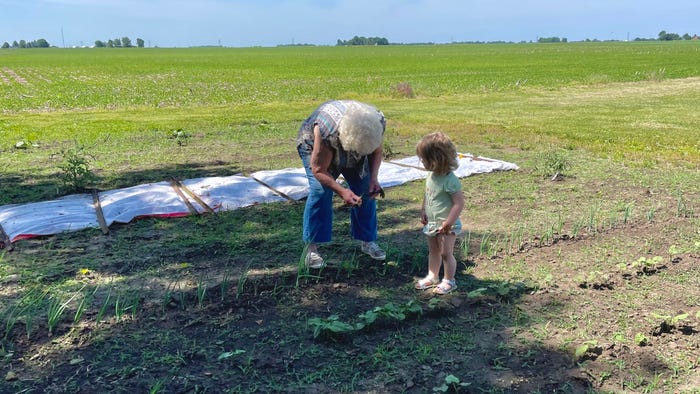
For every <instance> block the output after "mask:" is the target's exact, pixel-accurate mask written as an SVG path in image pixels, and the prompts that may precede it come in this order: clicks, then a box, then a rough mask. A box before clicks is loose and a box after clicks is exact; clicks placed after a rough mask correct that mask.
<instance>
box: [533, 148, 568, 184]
mask: <svg viewBox="0 0 700 394" xmlns="http://www.w3.org/2000/svg"><path fill="white" fill-rule="evenodd" d="M570 168H571V162H570V161H569V159H568V158H567V157H566V155H564V154H563V153H562V151H561V150H550V151H547V152H544V153H542V155H541V157H540V164H539V167H538V169H539V171H540V172H541V173H542V174H543V175H544V176H546V177H551V179H552V180H553V181H556V180H560V179H561V178H563V177H564V175H565V172H566V171H567V170H568V169H570Z"/></svg>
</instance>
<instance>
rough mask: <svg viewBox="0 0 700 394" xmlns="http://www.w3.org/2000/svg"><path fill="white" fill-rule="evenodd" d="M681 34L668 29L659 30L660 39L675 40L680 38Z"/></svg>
mask: <svg viewBox="0 0 700 394" xmlns="http://www.w3.org/2000/svg"><path fill="white" fill-rule="evenodd" d="M680 39H681V36H679V35H678V34H676V33H666V30H661V31H660V32H659V41H673V40H680Z"/></svg>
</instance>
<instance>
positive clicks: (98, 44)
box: [95, 40, 107, 48]
mask: <svg viewBox="0 0 700 394" xmlns="http://www.w3.org/2000/svg"><path fill="white" fill-rule="evenodd" d="M106 46H107V44H106V43H105V42H104V41H101V40H97V41H95V48H104V47H106Z"/></svg>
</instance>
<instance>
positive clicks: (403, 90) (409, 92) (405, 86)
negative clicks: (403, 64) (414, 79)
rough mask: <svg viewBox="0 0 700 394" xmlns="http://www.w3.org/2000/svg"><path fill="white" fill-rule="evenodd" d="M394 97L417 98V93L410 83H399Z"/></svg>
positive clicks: (395, 88) (395, 87)
mask: <svg viewBox="0 0 700 394" xmlns="http://www.w3.org/2000/svg"><path fill="white" fill-rule="evenodd" d="M394 96H396V97H399V98H415V97H416V93H415V92H414V91H413V87H412V86H411V84H410V83H408V82H399V83H398V84H396V86H394Z"/></svg>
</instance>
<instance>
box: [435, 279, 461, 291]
mask: <svg viewBox="0 0 700 394" xmlns="http://www.w3.org/2000/svg"><path fill="white" fill-rule="evenodd" d="M456 289H457V283H456V282H455V281H454V280H449V279H443V280H442V282H440V284H439V285H437V286H435V289H433V292H434V293H435V294H439V295H445V294H449V293H451V292H452V291H453V290H456Z"/></svg>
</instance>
